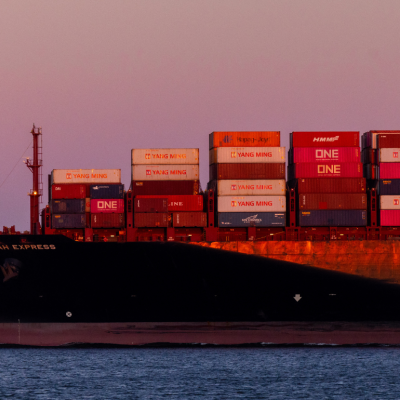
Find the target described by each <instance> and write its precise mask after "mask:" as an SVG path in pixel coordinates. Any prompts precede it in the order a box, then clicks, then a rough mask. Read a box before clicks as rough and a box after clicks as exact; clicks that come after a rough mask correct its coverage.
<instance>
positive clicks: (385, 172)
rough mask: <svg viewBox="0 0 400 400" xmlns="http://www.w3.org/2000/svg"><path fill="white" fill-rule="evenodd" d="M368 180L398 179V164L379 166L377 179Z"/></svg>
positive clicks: (399, 166)
mask: <svg viewBox="0 0 400 400" xmlns="http://www.w3.org/2000/svg"><path fill="white" fill-rule="evenodd" d="M370 179H400V163H381V164H379V177H378V178H370Z"/></svg>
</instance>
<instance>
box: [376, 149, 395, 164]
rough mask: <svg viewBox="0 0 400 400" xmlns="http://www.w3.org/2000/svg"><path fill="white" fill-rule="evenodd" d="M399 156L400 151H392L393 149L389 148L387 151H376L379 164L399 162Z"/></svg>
mask: <svg viewBox="0 0 400 400" xmlns="http://www.w3.org/2000/svg"><path fill="white" fill-rule="evenodd" d="M399 154H400V149H399V148H397V149H394V148H389V149H379V150H378V155H379V162H380V163H386V162H392V163H396V162H400V158H399Z"/></svg>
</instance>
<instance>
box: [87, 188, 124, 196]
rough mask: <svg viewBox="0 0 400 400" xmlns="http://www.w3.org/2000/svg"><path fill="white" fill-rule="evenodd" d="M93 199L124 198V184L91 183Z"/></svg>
mask: <svg viewBox="0 0 400 400" xmlns="http://www.w3.org/2000/svg"><path fill="white" fill-rule="evenodd" d="M90 198H91V199H123V198H124V185H91V186H90Z"/></svg>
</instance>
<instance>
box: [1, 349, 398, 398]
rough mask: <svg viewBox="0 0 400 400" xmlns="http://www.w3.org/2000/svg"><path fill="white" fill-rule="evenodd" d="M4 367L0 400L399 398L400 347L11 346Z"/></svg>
mask: <svg viewBox="0 0 400 400" xmlns="http://www.w3.org/2000/svg"><path fill="white" fill-rule="evenodd" d="M0 368H1V373H0V399H6V398H12V399H24V400H25V399H52V400H54V399H239V398H240V399H267V398H271V399H399V398H400V348H334V347H333V348H318V347H310V348H307V347H301V348H269V347H267V348H167V349H162V348H139V349H138V348H135V349H116V348H113V349H101V348H100V349H99V348H97V349H96V348H90V349H79V348H63V349H24V348H22V349H21V348H19V349H18V348H5V349H0Z"/></svg>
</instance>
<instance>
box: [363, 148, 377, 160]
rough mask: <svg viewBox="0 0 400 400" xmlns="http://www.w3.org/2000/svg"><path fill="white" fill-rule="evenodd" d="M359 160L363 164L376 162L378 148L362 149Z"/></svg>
mask: <svg viewBox="0 0 400 400" xmlns="http://www.w3.org/2000/svg"><path fill="white" fill-rule="evenodd" d="M361 162H362V163H363V164H377V163H378V150H376V149H370V148H368V149H364V150H363V151H362V152H361Z"/></svg>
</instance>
